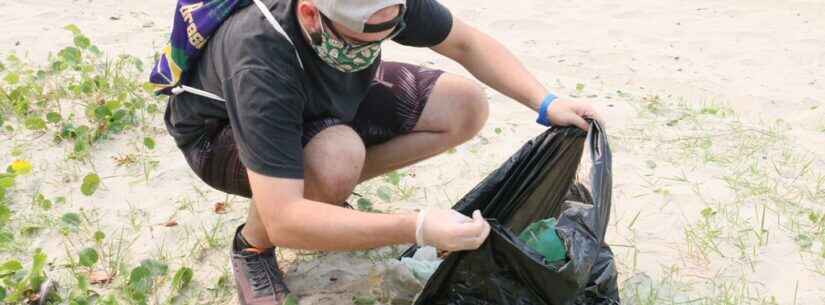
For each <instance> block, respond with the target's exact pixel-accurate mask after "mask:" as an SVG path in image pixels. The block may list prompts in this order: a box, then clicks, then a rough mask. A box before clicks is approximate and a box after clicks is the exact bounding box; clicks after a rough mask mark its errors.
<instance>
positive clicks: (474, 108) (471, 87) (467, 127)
mask: <svg viewBox="0 0 825 305" xmlns="http://www.w3.org/2000/svg"><path fill="white" fill-rule="evenodd" d="M451 87H452V88H451V89H452V90H454V94H453V96H456V97H457V98H456V100H455V107H456V109H455V110H456V111H455V112H454V114H455V116H454V119H455V120H454V121H453V122H454V124H453V126H452V128H451V129H452V130H451V132H453V133H455V134H456V136H458V137H459V138H461V140H462V142H463V141H467V140H469V139H472V138H473V137H474V136H475V135H476V134H478V132H479V131H480V130H481V128H482V127H484V124H485V123H486V122H487V117H488V116H489V114H490V110H489V106H488V103H487V98H486V96H485V94H484V90H483V89H482V88H481V86H479V85H478V84H476V83H475V82H473V81H470V80H467V79H464V78H460V79H459V80H458V81H456V82H454V84H453V85H452V86H451Z"/></svg>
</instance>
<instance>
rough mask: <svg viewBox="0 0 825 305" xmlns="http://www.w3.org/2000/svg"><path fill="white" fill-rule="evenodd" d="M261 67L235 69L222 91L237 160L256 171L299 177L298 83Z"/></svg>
mask: <svg viewBox="0 0 825 305" xmlns="http://www.w3.org/2000/svg"><path fill="white" fill-rule="evenodd" d="M294 82H295V81H294V80H293V81H291V82H290V81H289V80H288V79H287V78H285V77H281V76H279V75H278V74H276V73H274V72H272V71H270V70H267V69H261V68H248V69H244V70H240V71H238V72H236V73H235V74H234V75H232V77H230V78H229V79H227V80H226V81H225V82H224V85H223V87H224V97H225V98H226V99H227V107H226V108H227V113H228V115H229V123H230V125H231V126H232V133H233V136H234V138H235V142H236V144H237V145H238V151H239V155H240V159H241V163H243V165H244V166H246V167H247V168H248V169H250V170H252V171H253V172H255V173H258V174H261V175H265V176H269V177H278V178H293V179H301V178H303V173H304V172H303V146H302V144H301V135H302V130H303V109H304V103H305V96H304V94H302V91H301V90H300V89H299V88H300V87H299V86H297V85H296V84H294Z"/></svg>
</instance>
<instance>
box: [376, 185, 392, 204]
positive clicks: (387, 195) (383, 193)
mask: <svg viewBox="0 0 825 305" xmlns="http://www.w3.org/2000/svg"><path fill="white" fill-rule="evenodd" d="M377 194H378V198H381V200H383V201H384V202H390V201H391V200H392V195H391V194H392V190H391V189H390V188H389V187H387V186H383V185H382V186H381V187H379V188H378V192H377Z"/></svg>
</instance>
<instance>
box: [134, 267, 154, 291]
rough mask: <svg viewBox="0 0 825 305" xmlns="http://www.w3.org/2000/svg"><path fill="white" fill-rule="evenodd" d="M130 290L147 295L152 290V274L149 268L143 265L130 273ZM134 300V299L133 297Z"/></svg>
mask: <svg viewBox="0 0 825 305" xmlns="http://www.w3.org/2000/svg"><path fill="white" fill-rule="evenodd" d="M128 286H129V289H130V290H132V291H134V292H138V293H141V294H144V295H145V294H146V293H147V292H149V289H151V288H152V273H151V272H150V271H149V268H146V267H144V266H143V265H141V266H138V267H135V268H134V269H132V272H130V273H129V283H128ZM133 298H134V297H133Z"/></svg>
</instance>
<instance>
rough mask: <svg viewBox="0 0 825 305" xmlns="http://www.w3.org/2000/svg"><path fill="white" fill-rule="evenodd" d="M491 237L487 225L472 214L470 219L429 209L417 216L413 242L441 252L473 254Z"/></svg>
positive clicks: (478, 214) (482, 218)
mask: <svg viewBox="0 0 825 305" xmlns="http://www.w3.org/2000/svg"><path fill="white" fill-rule="evenodd" d="M488 235H490V224H489V223H487V220H485V219H484V217H482V216H481V212H480V211H478V210H476V211H475V212H473V218H469V217H467V216H464V215H463V214H461V213H459V212H456V211H455V210H451V209H429V210H423V211H421V212H419V213H418V222H417V223H416V228H415V239H416V241H417V242H418V245H419V246H433V247H435V248H437V249H440V250H447V251H461V250H475V249H478V247H480V246H481V244H483V243H484V240H486V239H487V236H488Z"/></svg>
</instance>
